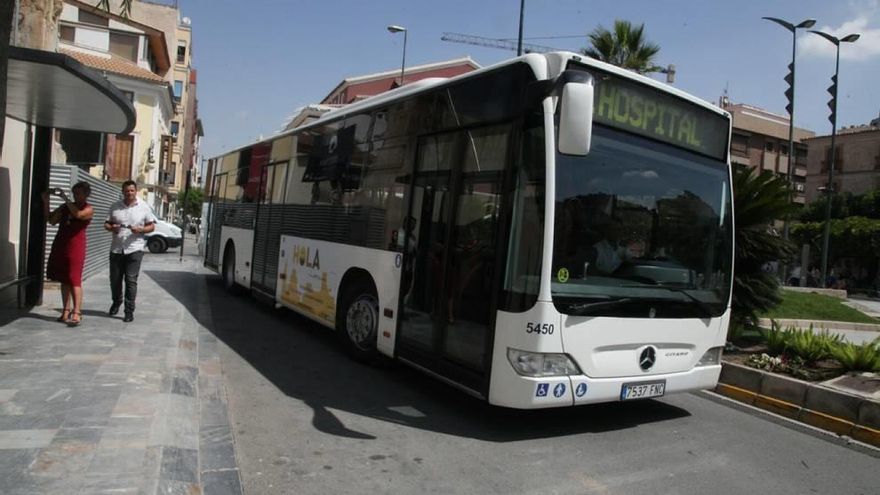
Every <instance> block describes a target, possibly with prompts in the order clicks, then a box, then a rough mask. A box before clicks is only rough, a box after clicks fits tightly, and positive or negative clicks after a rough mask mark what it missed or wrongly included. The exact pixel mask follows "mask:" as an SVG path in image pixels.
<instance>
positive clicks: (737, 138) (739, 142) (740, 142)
mask: <svg viewBox="0 0 880 495" xmlns="http://www.w3.org/2000/svg"><path fill="white" fill-rule="evenodd" d="M730 151H732V152H734V153H739V154H741V155H745V154H747V153H748V152H749V137H748V136H744V135H742V134H733V136H732V138H731V140H730Z"/></svg>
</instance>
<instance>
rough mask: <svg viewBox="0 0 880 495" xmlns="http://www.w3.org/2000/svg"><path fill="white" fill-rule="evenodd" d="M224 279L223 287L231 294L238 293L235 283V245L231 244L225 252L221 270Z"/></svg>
mask: <svg viewBox="0 0 880 495" xmlns="http://www.w3.org/2000/svg"><path fill="white" fill-rule="evenodd" d="M220 276H221V278H222V280H223V288H224V289H226V292H228V293H230V294H236V293H238V290H237V288H238V286H236V285H235V246H234V245H233V244H229V245H227V246H226V250H225V251H224V252H223V269H222V270H221V272H220Z"/></svg>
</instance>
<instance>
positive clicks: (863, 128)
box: [806, 117, 880, 202]
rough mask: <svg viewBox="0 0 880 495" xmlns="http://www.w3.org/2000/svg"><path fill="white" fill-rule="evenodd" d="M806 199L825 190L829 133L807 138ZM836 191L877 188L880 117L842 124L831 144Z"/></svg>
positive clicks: (860, 192) (878, 178) (879, 174)
mask: <svg viewBox="0 0 880 495" xmlns="http://www.w3.org/2000/svg"><path fill="white" fill-rule="evenodd" d="M806 144H807V148H808V149H809V153H808V160H807V180H806V188H807V202H810V201H813V200H815V199H817V198H819V197H821V195H822V194H823V193H824V191H825V187H826V186H827V185H828V168H829V166H830V163H831V160H830V158H831V135H826V136H816V137H813V138H810V139H807V140H806ZM833 187H834V191H835V192H839V193H843V192H848V193H852V194H864V193H866V192H868V191H871V190H873V189H880V117H878V118H877V119H874V120H872V121H871V123H869V124H864V125H854V126H848V127H843V128H841V129H839V130H838V131H837V137H836V138H835V143H834V181H833Z"/></svg>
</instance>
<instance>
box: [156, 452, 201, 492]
mask: <svg viewBox="0 0 880 495" xmlns="http://www.w3.org/2000/svg"><path fill="white" fill-rule="evenodd" d="M159 479H161V480H174V481H183V482H186V483H198V481H199V452H198V450H195V449H179V448H176V447H164V448H163V449H162V467H161V470H160V471H159Z"/></svg>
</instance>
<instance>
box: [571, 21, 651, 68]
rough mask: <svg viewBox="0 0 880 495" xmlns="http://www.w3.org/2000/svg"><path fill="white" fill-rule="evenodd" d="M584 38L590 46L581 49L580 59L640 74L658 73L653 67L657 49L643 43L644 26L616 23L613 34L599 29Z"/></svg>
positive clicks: (644, 39)
mask: <svg viewBox="0 0 880 495" xmlns="http://www.w3.org/2000/svg"><path fill="white" fill-rule="evenodd" d="M587 38H588V39H589V40H590V44H591V46H589V47H587V48H584V49H583V53H584V55H587V56H589V57H592V58H595V59H597V60H601V61H603V62H608V63H609V64H614V65H616V66H618V67H622V68H624V69H629V70H633V71H636V72H638V73H640V74H645V73H648V72H657V71H659V70H661V67H659V66H657V65H656V64H654V59H655V57H656V56H657V54H658V53H659V52H660V46H659V45H657V44H655V43H650V42H648V41H647V39H646V37H645V25H644V24H640V25H639V26H638V27H636V26H633V24H632V23H630V22H629V21H624V20H620V19H617V20H615V21H614V28H613V31H609V30H607V29H605V28H604V27H602V26H599V27H597V28H596V29H595V30H593V32H592V33H590V34H589V35H588V36H587Z"/></svg>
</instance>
